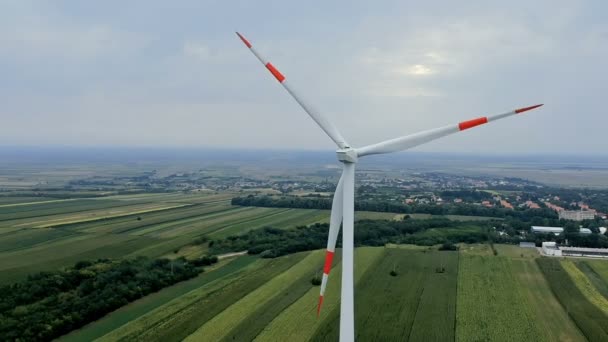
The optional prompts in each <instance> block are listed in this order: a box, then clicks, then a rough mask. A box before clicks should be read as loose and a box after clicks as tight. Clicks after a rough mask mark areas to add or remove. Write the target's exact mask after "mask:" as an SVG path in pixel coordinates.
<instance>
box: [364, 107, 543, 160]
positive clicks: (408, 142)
mask: <svg viewBox="0 0 608 342" xmlns="http://www.w3.org/2000/svg"><path fill="white" fill-rule="evenodd" d="M540 106H542V104H538V105H535V106H530V107H524V108H519V109H515V110H513V111H510V112H507V113H502V114H498V115H491V116H482V117H479V118H476V119H472V120H468V121H462V122H460V123H458V124H457V125H449V126H444V127H440V128H435V129H430V130H427V131H423V132H419V133H414V134H411V135H407V136H404V137H401V138H396V139H391V140H387V141H383V142H380V143H377V144H373V145H368V146H365V147H361V148H358V149H357V155H358V156H359V157H363V156H367V155H370V154H382V153H391V152H397V151H402V150H407V149H410V148H412V147H415V146H418V145H422V144H425V143H427V142H429V141H433V140H435V139H439V138H442V137H445V136H446V135H450V134H453V133H457V132H460V131H464V130H467V129H469V128H473V127H475V126H479V125H483V124H486V123H488V122H492V121H496V120H499V119H503V118H506V117H508V116H511V115H515V114H519V113H523V112H525V111H528V110H532V109H535V108H538V107H540Z"/></svg>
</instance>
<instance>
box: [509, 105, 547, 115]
mask: <svg viewBox="0 0 608 342" xmlns="http://www.w3.org/2000/svg"><path fill="white" fill-rule="evenodd" d="M542 105H543V104H542V103H541V104H537V105H534V106H530V107H524V108H519V109H516V110H515V113H518V114H519V113H523V112H525V111H528V110H532V109H534V108H538V107H540V106H542Z"/></svg>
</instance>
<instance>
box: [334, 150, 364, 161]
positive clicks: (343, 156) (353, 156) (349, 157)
mask: <svg viewBox="0 0 608 342" xmlns="http://www.w3.org/2000/svg"><path fill="white" fill-rule="evenodd" d="M336 155H337V156H338V160H339V161H341V162H343V163H356V162H357V160H359V158H358V156H357V151H356V150H355V149H354V148H352V147H347V148H341V149H339V150H337V151H336Z"/></svg>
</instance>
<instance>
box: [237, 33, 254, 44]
mask: <svg viewBox="0 0 608 342" xmlns="http://www.w3.org/2000/svg"><path fill="white" fill-rule="evenodd" d="M236 35H237V36H239V38H241V40H242V41H243V43H245V45H247V47H248V48H250V47H251V43H250V42H249V41H248V40H247V39H245V37H243V36H242V35H241V34H240V33H238V32H236Z"/></svg>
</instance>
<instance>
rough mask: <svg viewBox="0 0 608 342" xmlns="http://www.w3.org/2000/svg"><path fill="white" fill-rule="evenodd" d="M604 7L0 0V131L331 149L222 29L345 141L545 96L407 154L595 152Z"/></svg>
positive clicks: (607, 48)
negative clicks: (266, 63) (512, 114)
mask: <svg viewBox="0 0 608 342" xmlns="http://www.w3.org/2000/svg"><path fill="white" fill-rule="evenodd" d="M279 4H280V6H279ZM321 5H323V6H321ZM181 6H185V7H181ZM269 8H270V9H272V10H270V11H269ZM607 10H608V6H607V5H606V4H603V3H601V2H593V3H592V2H574V1H557V2H555V1H548V0H541V1H538V2H529V1H523V0H514V2H509V3H500V4H497V3H496V4H495V3H489V2H485V3H475V4H473V3H446V2H443V3H441V4H438V3H437V2H435V1H429V2H422V3H420V2H418V3H412V2H402V1H396V0H395V1H392V0H387V1H385V2H383V3H382V5H381V6H377V5H375V4H371V3H369V2H363V1H354V2H349V3H348V6H345V4H344V3H339V2H338V3H333V2H332V3H326V2H323V3H321V2H318V3H315V2H313V3H312V4H310V5H309V6H304V7H302V6H299V5H297V4H284V3H282V2H278V0H271V1H270V2H268V3H266V6H259V5H254V4H250V3H248V2H238V1H237V2H236V3H225V2H219V1H206V2H200V1H189V0H187V1H184V2H182V3H180V7H178V6H175V5H168V4H165V3H162V2H154V1H150V2H143V1H142V2H135V3H124V2H119V1H113V0H109V1H107V2H103V3H95V4H79V5H77V4H75V3H72V2H62V1H58V2H53V3H42V2H28V1H25V0H24V1H19V2H5V3H3V4H2V5H0V73H1V74H2V75H3V77H2V78H0V90H1V91H0V102H2V104H3V105H2V108H1V109H0V118H1V119H2V120H3V123H4V124H3V125H2V126H1V127H0V137H2V141H0V143H11V142H16V141H19V142H23V143H27V142H28V141H36V142H39V143H45V142H49V143H51V142H52V143H65V144H82V143H84V142H86V141H89V142H94V143H96V144H116V143H118V142H120V143H132V144H152V145H154V144H157V145H158V144H166V145H172V144H181V145H187V144H191V145H206V146H226V145H230V146H233V147H237V146H252V147H268V146H279V145H280V146H283V147H299V148H332V147H333V146H332V143H331V141H330V140H329V139H327V138H326V137H325V136H324V135H323V133H322V132H320V131H319V129H318V128H317V127H315V124H314V122H312V121H311V120H310V119H309V118H308V117H307V116H306V114H305V113H304V112H303V111H302V110H301V109H300V108H299V107H298V106H297V104H295V102H294V101H293V100H292V99H291V98H290V97H289V96H288V95H287V94H286V93H285V92H284V90H283V89H282V87H281V86H280V85H279V84H278V83H277V82H276V80H274V78H272V76H270V75H269V74H268V72H267V71H266V70H265V68H264V67H263V66H261V65H260V64H259V62H258V61H257V60H256V59H255V58H254V57H253V56H252V55H251V54H250V52H249V51H248V50H247V49H246V48H244V47H243V45H242V43H241V42H240V41H239V40H238V39H237V38H236V36H235V35H234V29H235V28H238V29H239V30H240V29H242V30H243V31H244V33H245V34H246V36H247V37H248V38H250V39H251V41H252V43H254V45H255V46H256V48H258V50H259V51H260V53H262V54H263V55H264V56H266V57H267V58H269V59H270V60H271V61H272V62H273V64H274V65H275V66H277V67H278V68H279V69H280V70H281V72H283V73H284V74H285V75H286V76H287V78H288V80H289V81H290V82H292V85H293V86H294V87H295V88H297V89H298V90H300V92H301V93H302V94H303V96H304V97H305V98H307V99H308V102H309V103H310V104H312V105H314V106H315V107H317V108H319V110H320V111H321V112H323V113H324V114H326V115H327V116H328V118H330V119H331V120H332V121H334V122H336V125H337V126H339V127H340V129H341V130H342V131H343V133H344V135H345V136H346V137H347V138H349V141H350V142H352V143H356V144H358V145H361V144H364V143H372V142H376V141H379V140H383V139H386V138H389V137H395V136H399V135H403V134H406V133H412V132H415V131H417V130H422V129H428V128H433V127H436V126H440V125H444V124H447V123H452V122H458V121H460V120H465V119H468V118H470V117H471V116H473V117H474V116H479V115H485V114H490V113H494V112H498V113H500V112H501V111H503V110H508V109H512V108H511V107H512V106H514V107H517V106H523V105H527V104H533V103H536V102H545V103H546V106H545V107H543V109H542V110H539V111H538V113H534V115H530V116H525V117H521V118H518V119H517V120H516V119H513V120H505V121H504V122H501V123H500V124H496V125H488V126H487V127H485V126H484V127H483V128H480V129H478V130H470V131H471V132H467V133H466V136H465V135H458V136H455V137H453V138H448V139H446V140H445V141H442V142H438V143H437V144H433V145H429V146H427V147H424V149H428V150H440V151H446V150H463V149H464V150H467V151H483V150H485V151H504V152H513V151H523V152H542V151H555V150H560V151H561V150H564V151H568V150H569V151H576V150H578V149H581V148H582V149H588V150H592V151H601V150H602V148H603V147H602V146H603V145H605V143H604V142H603V140H602V139H603V138H602V137H603V136H604V132H603V131H602V128H601V127H605V126H606V125H608V122H607V121H606V120H608V119H607V117H606V116H605V115H604V113H603V111H602V108H603V103H602V101H603V97H604V83H605V79H606V78H607V77H608V74H607V73H608V64H607V63H608V62H607V61H608V44H606V41H607V37H608V24H607V23H606V21H605V20H604V19H605V18H604V16H602V15H601V14H602V13H606V11H607ZM514 107H513V108H514ZM573 116H576V120H574V121H575V122H573V120H572V118H573ZM31 122H34V123H35V124H34V127H32V124H31ZM92 123H94V125H92ZM589 123H592V124H589ZM513 132H517V136H516V137H514V136H513ZM155 137H162V138H161V139H157V138H155ZM572 141H576V143H575V144H574V143H572Z"/></svg>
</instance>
